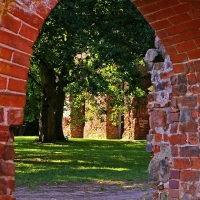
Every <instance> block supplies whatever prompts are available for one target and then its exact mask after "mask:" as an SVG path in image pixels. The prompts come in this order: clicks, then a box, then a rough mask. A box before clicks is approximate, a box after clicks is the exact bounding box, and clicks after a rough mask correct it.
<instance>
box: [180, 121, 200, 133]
mask: <svg viewBox="0 0 200 200" xmlns="http://www.w3.org/2000/svg"><path fill="white" fill-rule="evenodd" d="M179 131H180V132H182V133H185V132H188V133H196V132H197V124H196V123H195V122H187V123H183V124H180V126H179Z"/></svg>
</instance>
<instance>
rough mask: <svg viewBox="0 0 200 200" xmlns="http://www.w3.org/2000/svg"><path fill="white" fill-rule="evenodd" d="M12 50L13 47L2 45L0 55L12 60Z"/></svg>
mask: <svg viewBox="0 0 200 200" xmlns="http://www.w3.org/2000/svg"><path fill="white" fill-rule="evenodd" d="M12 52H13V51H12V50H11V49H8V48H5V47H0V57H1V58H2V59H5V60H10V59H11V57H12Z"/></svg>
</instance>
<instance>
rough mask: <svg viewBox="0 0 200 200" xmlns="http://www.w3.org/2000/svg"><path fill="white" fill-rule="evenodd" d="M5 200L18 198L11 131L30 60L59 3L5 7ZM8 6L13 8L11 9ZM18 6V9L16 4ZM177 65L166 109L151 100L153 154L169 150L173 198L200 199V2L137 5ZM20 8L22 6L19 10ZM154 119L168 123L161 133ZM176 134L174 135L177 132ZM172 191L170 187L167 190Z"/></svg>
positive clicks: (1, 101)
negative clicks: (49, 16)
mask: <svg viewBox="0 0 200 200" xmlns="http://www.w3.org/2000/svg"><path fill="white" fill-rule="evenodd" d="M0 2H2V3H0V14H1V21H0V157H1V159H0V174H1V177H0V200H1V199H4V200H5V199H15V198H14V193H13V192H14V176H15V169H14V163H13V159H14V148H13V134H12V130H11V129H10V127H12V126H14V125H19V124H21V123H22V121H23V107H24V106H25V101H26V96H25V93H26V80H27V74H28V69H29V67H30V63H29V59H30V56H31V54H32V46H33V44H34V41H35V40H36V39H37V36H38V31H39V29H40V28H41V27H42V24H43V22H44V20H45V18H46V17H47V16H48V14H49V12H50V10H51V9H53V8H54V6H55V5H56V4H57V2H58V1H57V0H38V1H35V0H34V1H31V0H27V1H25V0H18V1H16V0H13V1H7V0H4V1H2V0H1V1H0ZM7 2H10V3H9V4H8V3H7ZM16 2H17V3H16ZM132 3H133V4H134V5H135V6H137V8H138V9H139V10H140V12H141V13H142V14H143V16H144V17H145V18H146V20H147V21H148V22H149V24H150V25H151V26H152V28H153V29H154V30H155V32H156V35H157V36H158V37H159V38H160V39H161V41H162V44H163V45H164V47H165V49H166V51H167V53H168V54H169V56H170V58H171V61H172V63H173V71H172V72H170V73H167V71H166V72H165V71H163V76H165V78H166V79H168V81H169V83H170V84H171V87H172V91H170V92H169V99H170V101H169V104H168V105H167V107H163V106H160V107H159V106H158V105H155V104H153V103H152V102H153V101H155V95H156V91H155V93H152V94H151V97H152V98H149V101H150V102H149V105H153V106H150V107H149V109H150V121H151V122H152V123H151V130H150V135H151V136H153V137H152V140H151V144H152V149H153V150H154V152H155V153H156V152H157V153H158V152H160V150H161V149H162V147H163V146H164V145H165V144H168V145H170V155H171V163H170V164H171V165H170V179H169V182H168V183H169V185H168V186H165V187H166V190H167V191H169V195H170V196H171V198H174V199H180V198H183V197H184V195H185V198H195V197H196V198H200V192H199V184H198V181H199V178H200V157H199V156H200V151H199V143H200V142H199V141H200V139H199V137H200V136H199V133H198V129H199V125H198V120H199V105H200V86H199V83H200V59H199V58H200V47H199V46H200V26H199V23H200V1H199V0H173V1H169V0H132ZM20 4H21V5H20ZM155 113H160V115H161V117H163V120H164V121H165V123H164V124H165V131H164V132H162V133H158V132H156V131H157V130H158V128H160V127H157V126H158V125H156V123H154V121H155V115H156V114H155ZM172 130H173V131H172ZM166 185H167V184H166Z"/></svg>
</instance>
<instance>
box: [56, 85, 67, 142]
mask: <svg viewBox="0 0 200 200" xmlns="http://www.w3.org/2000/svg"><path fill="white" fill-rule="evenodd" d="M63 89H64V84H62V83H60V84H58V87H57V92H56V111H55V133H54V135H55V139H56V140H61V141H63V140H66V139H65V137H64V134H63V128H62V118H63V108H64V102H65V92H64V91H63Z"/></svg>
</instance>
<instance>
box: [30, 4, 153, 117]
mask: <svg viewBox="0 0 200 200" xmlns="http://www.w3.org/2000/svg"><path fill="white" fill-rule="evenodd" d="M153 41H154V32H153V30H152V29H151V28H150V26H149V25H148V24H147V22H146V21H145V19H144V18H143V16H142V15H141V14H140V13H139V11H138V10H137V9H136V8H135V7H134V6H133V5H132V3H131V2H130V1H129V0H112V1H102V0H80V1H65V0H61V1H60V2H59V3H58V5H57V6H56V8H54V9H53V11H52V12H51V14H50V15H49V17H48V19H47V20H46V21H45V23H44V25H43V28H42V30H41V32H40V35H39V37H38V40H37V41H36V43H35V46H34V55H33V58H32V62H34V63H37V60H40V61H42V63H43V64H44V66H45V67H46V68H47V69H49V70H50V69H53V70H54V73H55V80H52V81H55V86H56V89H57V87H58V86H59V85H60V84H62V85H64V87H65V88H63V89H64V90H65V92H66V93H67V94H70V95H72V96H73V97H76V98H78V99H77V102H76V101H75V99H74V100H73V105H72V106H73V107H74V109H73V112H77V110H78V109H79V108H78V107H80V106H81V103H79V102H80V98H81V99H83V98H84V97H85V95H86V94H88V93H89V94H92V95H94V96H98V95H108V96H109V97H110V101H109V103H110V105H109V107H112V109H114V110H115V112H113V113H112V115H114V113H117V112H119V111H121V112H123V110H124V109H125V108H124V97H126V99H127V101H128V99H130V101H131V99H132V98H133V97H134V96H137V95H138V94H139V95H141V93H142V91H140V92H139V93H138V85H139V83H140V81H142V78H143V77H142V75H141V73H140V70H138V68H137V67H136V65H135V64H134V63H138V61H140V62H141V60H142V58H143V56H144V54H145V53H146V50H147V49H149V48H150V47H152V46H153ZM141 66H142V65H141ZM124 82H126V88H122V87H121V85H122V84H123V83H124ZM28 90H29V89H28ZM96 105H98V104H96ZM98 106H99V105H98ZM122 107H123V109H122ZM75 108H77V110H76V109H75ZM99 110H102V109H101V106H99ZM112 118H113V119H114V118H115V117H112Z"/></svg>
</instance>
